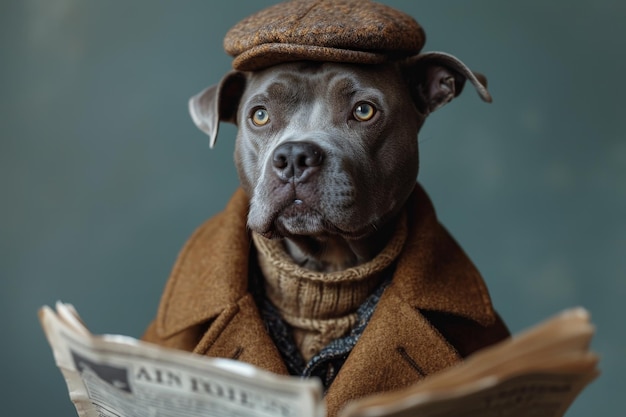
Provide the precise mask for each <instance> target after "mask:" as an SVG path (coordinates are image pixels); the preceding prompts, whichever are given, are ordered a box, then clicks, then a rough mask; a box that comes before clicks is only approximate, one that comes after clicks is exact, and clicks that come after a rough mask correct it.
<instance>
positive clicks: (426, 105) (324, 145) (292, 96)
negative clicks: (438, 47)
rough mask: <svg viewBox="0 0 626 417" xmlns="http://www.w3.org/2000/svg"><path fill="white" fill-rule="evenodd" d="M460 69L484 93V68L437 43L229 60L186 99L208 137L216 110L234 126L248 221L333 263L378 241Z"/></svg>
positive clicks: (310, 256) (356, 257)
mask: <svg viewBox="0 0 626 417" xmlns="http://www.w3.org/2000/svg"><path fill="white" fill-rule="evenodd" d="M467 80H469V81H470V82H471V83H472V84H473V85H474V87H475V88H476V90H477V92H478V93H479V95H480V97H481V98H482V99H483V100H485V101H487V102H490V101H491V96H490V94H489V92H488V91H487V89H486V81H485V78H484V77H483V76H482V75H480V74H474V73H473V72H472V71H470V70H469V69H468V67H467V66H466V65H465V64H463V63H462V62H461V61H460V60H458V59H457V58H455V57H454V56H452V55H448V54H444V53H428V54H421V55H418V56H417V57H415V58H413V59H409V60H406V61H403V62H399V63H389V64H384V65H350V64H338V63H330V62H321V63H320V62H316V63H312V62H295V63H285V64H279V65H276V66H272V67H270V68H267V69H264V70H261V71H255V72H238V71H234V72H231V73H229V74H227V75H226V76H225V77H224V78H223V79H222V80H221V82H220V83H219V84H217V85H215V86H212V87H210V88H208V89H206V90H204V91H202V92H201V93H199V94H198V95H196V96H194V97H193V98H192V99H191V100H190V102H189V109H190V113H191V116H192V118H193V120H194V122H195V124H196V125H197V126H198V127H199V128H200V129H201V130H202V131H204V132H206V133H207V134H208V135H209V137H210V145H211V147H213V146H214V144H215V141H216V137H217V133H218V126H219V122H220V121H223V122H231V123H235V124H236V125H237V126H238V134H237V139H236V145H235V163H236V166H237V172H238V174H239V178H240V181H241V185H242V187H243V189H244V190H245V191H246V193H247V194H248V195H249V197H250V211H249V216H248V226H249V228H250V229H251V230H252V231H254V232H256V233H259V234H261V235H262V236H265V237H267V238H272V239H284V242H285V246H286V250H287V252H288V253H289V255H290V256H291V257H292V258H293V260H294V261H295V262H296V263H297V264H299V265H301V266H303V267H305V268H308V269H311V270H315V271H325V272H331V271H339V270H343V269H346V268H349V267H352V266H355V265H358V264H362V263H364V262H367V261H368V260H370V259H371V258H372V257H373V256H374V255H376V254H377V253H378V252H380V250H381V248H382V247H383V246H384V245H385V243H386V242H387V240H388V239H389V236H390V234H391V233H392V230H393V227H394V224H395V222H396V221H397V218H398V215H399V213H400V212H401V210H402V208H403V206H404V204H405V202H406V201H407V198H408V197H409V195H410V194H411V192H412V190H413V188H414V187H415V181H416V177H417V174H418V167H419V151H418V143H417V136H418V132H419V130H420V128H421V126H422V124H423V123H424V120H425V119H426V117H427V116H428V115H429V114H430V113H432V112H433V111H435V110H436V109H438V108H440V107H442V106H443V105H445V104H446V103H448V102H450V101H451V100H452V99H453V98H454V97H456V96H458V95H459V94H460V93H461V91H462V89H463V86H464V84H465V82H466V81H467Z"/></svg>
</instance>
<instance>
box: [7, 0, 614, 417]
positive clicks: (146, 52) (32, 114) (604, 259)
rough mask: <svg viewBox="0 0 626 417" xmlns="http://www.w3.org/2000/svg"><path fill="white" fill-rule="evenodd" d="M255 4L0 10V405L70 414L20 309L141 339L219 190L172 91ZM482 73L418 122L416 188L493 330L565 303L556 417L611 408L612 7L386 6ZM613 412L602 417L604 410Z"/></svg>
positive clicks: (31, 3) (227, 150)
mask: <svg viewBox="0 0 626 417" xmlns="http://www.w3.org/2000/svg"><path fill="white" fill-rule="evenodd" d="M271 3H272V2H270V1H261V0H257V1H230V2H219V3H218V2H211V1H208V0H204V1H200V0H187V1H160V0H135V1H122V0H111V1H95V0H50V1H47V0H2V1H1V2H0V51H1V55H0V192H1V194H0V195H1V199H2V200H1V202H2V204H0V279H1V281H0V282H1V284H0V285H1V287H0V316H1V317H3V319H2V322H1V323H2V327H1V329H2V333H1V334H2V336H1V340H2V342H1V344H0V346H1V347H0V362H1V369H2V378H0V410H2V411H1V413H2V415H6V416H16V415H23V416H42V415H46V416H71V415H74V411H73V406H72V404H71V403H70V401H69V399H68V395H67V392H66V388H65V384H64V382H63V379H62V377H61V374H60V373H59V371H58V370H57V369H56V367H55V365H54V362H53V358H52V354H51V351H50V349H49V347H48V345H47V343H46V341H45V338H44V335H43V333H42V331H41V329H40V327H39V324H38V321H37V316H36V312H37V309H38V308H39V307H40V306H41V305H43V304H52V303H54V302H55V301H56V300H58V299H61V300H63V301H67V302H71V303H73V304H74V305H75V306H76V307H77V309H78V311H79V312H80V313H81V315H82V316H83V318H84V319H85V321H86V322H87V323H88V325H89V326H90V327H91V329H92V330H93V331H94V332H97V333H123V334H128V335H132V336H140V335H141V333H142V331H143V329H144V327H145V326H146V325H147V324H148V322H149V321H150V320H151V318H152V317H153V316H154V314H155V310H156V307H157V303H158V300H159V297H160V293H161V290H162V288H163V285H164V283H165V280H166V278H167V276H168V273H169V270H170V268H171V266H172V264H173V262H174V260H175V257H176V254H177V252H178V250H179V249H180V247H181V246H182V244H183V243H184V241H185V240H186V238H187V237H188V236H189V234H190V233H191V232H192V231H193V229H194V228H195V227H196V226H197V225H199V224H200V223H201V222H202V221H203V220H204V219H206V218H207V217H209V216H211V215H212V214H214V213H216V212H217V211H219V210H221V208H222V207H223V206H224V205H225V203H226V201H227V200H228V198H229V196H230V195H231V193H232V192H233V190H234V189H235V188H236V186H237V178H236V173H235V170H234V167H233V164H232V152H233V138H234V136H235V129H234V127H232V126H223V128H222V130H221V132H220V138H219V140H218V144H217V147H216V149H215V150H211V151H210V150H209V148H208V138H207V137H205V136H204V135H203V134H202V133H201V132H200V131H198V130H197V129H196V128H195V126H193V124H192V122H191V120H190V118H189V116H188V114H187V99H188V97H190V96H191V95H192V94H195V93H196V92H197V91H199V90H201V89H203V88H204V87H206V86H207V85H210V84H213V83H216V82H217V81H218V80H219V79H220V78H221V76H222V75H223V74H225V73H226V72H227V71H228V70H229V67H230V62H231V59H230V58H229V57H228V56H226V54H225V53H224V52H223V51H222V39H223V36H224V34H225V33H226V31H227V30H228V29H229V28H230V27H231V26H232V25H233V24H234V23H236V22H237V21H239V20H240V19H242V18H243V17H245V16H247V15H248V14H250V13H252V12H254V11H256V10H259V9H261V8H263V7H265V6H267V5H269V4H271ZM385 3H388V4H390V5H393V6H396V7H398V8H400V9H402V10H404V11H406V12H408V13H410V14H411V15H413V16H414V17H415V18H416V19H417V20H418V21H419V22H420V23H421V24H422V25H423V26H424V28H425V30H426V33H427V35H428V40H427V44H426V47H425V50H441V51H446V52H449V53H452V54H454V55H456V56H458V57H459V58H460V59H462V60H463V61H464V62H465V63H466V64H467V65H469V66H470V67H471V68H472V69H474V70H477V71H480V72H483V73H485V74H486V75H487V76H488V78H489V87H490V90H491V92H492V94H493V96H494V102H493V104H491V105H487V104H484V103H482V102H481V101H480V100H479V98H478V96H477V95H476V94H475V93H474V92H473V91H472V90H471V89H470V88H467V89H466V90H465V91H464V93H463V95H462V96H461V97H460V98H459V99H458V100H456V101H455V102H453V103H451V104H450V105H448V106H446V107H445V108H443V109H441V110H439V111H438V112H436V113H435V114H434V115H432V117H431V118H430V119H429V120H428V121H427V123H426V125H425V127H424V129H423V130H422V133H421V135H420V144H421V161H422V162H421V171H420V174H419V179H420V181H421V182H422V183H423V184H424V186H425V187H426V189H427V191H428V192H429V193H430V195H431V197H432V198H433V200H434V202H435V206H436V208H437V210H438V213H439V216H440V218H441V219H442V221H443V222H444V224H445V225H446V226H447V227H448V228H449V229H450V230H451V232H452V233H453V234H454V235H455V237H456V238H457V239H458V240H459V241H460V242H461V244H462V245H463V247H464V248H465V250H466V251H467V252H468V253H469V255H470V256H471V257H472V259H473V260H474V261H475V263H476V264H477V265H478V267H479V269H480V270H481V271H482V272H483V274H484V276H485V279H486V281H487V283H488V285H489V287H490V289H491V293H492V296H493V299H494V303H495V305H496V307H497V309H498V310H499V311H500V313H501V315H502V316H503V317H504V319H505V320H506V321H507V323H508V324H509V325H510V327H511V329H512V330H513V331H519V330H521V329H523V328H525V327H527V326H529V325H532V324H533V323H535V322H537V321H539V320H541V319H543V318H545V317H547V316H549V315H552V314H555V313H557V312H558V311H560V310H561V309H564V308H567V307H570V306H577V305H582V306H585V307H586V308H588V309H589V310H590V312H591V313H592V316H593V320H594V321H595V323H596V325H597V335H596V337H595V339H594V343H593V347H594V349H595V350H597V351H598V352H599V354H600V355H601V357H602V362H601V368H602V370H603V374H602V376H601V377H600V378H599V379H598V380H597V381H596V382H594V383H593V384H592V385H590V386H589V387H588V388H587V389H586V390H585V391H584V392H583V394H582V395H581V396H580V397H579V398H578V400H577V401H576V402H575V403H574V405H573V406H572V407H571V409H570V411H569V412H568V414H567V415H568V416H570V417H574V416H589V415H597V416H620V415H624V414H623V403H624V399H623V395H624V393H625V387H626V383H624V375H626V332H625V324H624V322H625V321H626V315H625V314H624V304H625V300H626V141H625V135H624V132H625V130H626V104H625V101H624V92H625V91H624V79H625V78H624V74H625V73H626V55H625V53H624V51H625V50H626V3H624V2H621V1H617V0H614V1H611V0H594V1H591V0H585V1H565V0H558V1H557V0H555V1H550V2H544V1H538V0H528V1H524V2H512V1H496V0H492V1H483V0H479V1H472V2H468V1H460V0H459V1H440V2H435V1H431V2H425V1H419V2H413V1H412V2H409V1H405V2H401V1H386V2H385ZM620 410H621V411H620Z"/></svg>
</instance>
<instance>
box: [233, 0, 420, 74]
mask: <svg viewBox="0 0 626 417" xmlns="http://www.w3.org/2000/svg"><path fill="white" fill-rule="evenodd" d="M425 40H426V35H425V34H424V31H423V29H422V28H421V26H420V25H419V24H418V23H417V22H416V21H415V20H414V19H413V18H412V17H411V16H409V15H407V14H405V13H402V12H400V11H398V10H396V9H393V8H391V7H389V6H385V5H382V4H378V3H374V2H372V1H369V0H292V1H287V2H284V3H280V4H277V5H274V6H271V7H269V8H267V9H264V10H261V11H260V12H258V13H256V14H254V15H252V16H250V17H248V18H246V19H244V20H242V21H241V22H239V23H238V24H236V25H235V26H234V27H233V28H232V29H230V30H229V31H228V33H227V34H226V37H225V39H224V49H225V50H226V52H227V53H228V54H230V55H232V56H233V57H235V59H234V61H233V68H234V69H237V70H241V71H255V70H259V69H262V68H265V67H268V66H271V65H275V64H279V63H282V62H288V61H300V60H310V61H331V62H346V63H358V64H379V63H382V62H386V61H390V60H395V59H401V58H405V57H408V56H412V55H415V54H417V53H419V51H420V50H421V49H422V46H424V42H425Z"/></svg>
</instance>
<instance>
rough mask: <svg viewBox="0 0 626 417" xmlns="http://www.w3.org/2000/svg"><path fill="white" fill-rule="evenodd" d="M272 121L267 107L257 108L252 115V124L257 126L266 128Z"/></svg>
mask: <svg viewBox="0 0 626 417" xmlns="http://www.w3.org/2000/svg"><path fill="white" fill-rule="evenodd" d="M269 121H270V114H269V113H268V112H267V109H266V108H265V107H257V108H255V109H254V111H253V113H252V123H254V124H255V125H256V126H264V125H266V124H267V122H269Z"/></svg>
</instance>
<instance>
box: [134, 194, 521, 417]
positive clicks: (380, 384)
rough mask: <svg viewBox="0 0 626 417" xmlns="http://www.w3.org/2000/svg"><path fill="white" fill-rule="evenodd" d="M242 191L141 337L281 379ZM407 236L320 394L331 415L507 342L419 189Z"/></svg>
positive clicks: (192, 249)
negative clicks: (255, 286)
mask: <svg viewBox="0 0 626 417" xmlns="http://www.w3.org/2000/svg"><path fill="white" fill-rule="evenodd" d="M248 204H249V201H248V197H247V196H246V195H245V193H244V192H243V191H242V190H238V191H237V192H236V193H235V194H234V196H233V197H232V199H231V200H230V202H229V203H228V205H227V207H226V208H225V210H224V211H223V212H222V213H220V214H218V215H216V216H215V217H213V218H211V219H209V220H208V221H207V222H206V223H204V224H203V225H202V226H201V227H199V228H198V229H197V230H196V232H195V233H194V234H193V235H192V237H191V238H190V239H189V241H188V242H187V243H186V245H185V246H184V248H183V249H182V251H181V253H180V255H179V257H178V260H177V261H176V264H175V266H174V268H173V271H172V274H171V276H170V278H169V280H168V282H167V284H166V288H165V291H164V293H163V296H162V299H161V303H160V305H159V309H158V312H157V316H156V318H155V320H154V321H153V322H152V323H151V324H150V325H149V327H148V329H147V330H146V332H145V334H144V336H143V338H144V340H146V341H149V342H153V343H157V344H159V345H162V346H168V347H172V348H176V349H182V350H186V351H193V352H195V353H198V354H202V355H207V356H211V357H222V358H234V359H237V360H240V361H244V362H248V363H250V364H253V365H256V366H258V367H260V368H263V369H265V370H268V371H271V372H275V373H279V374H287V373H288V372H287V369H286V366H285V364H284V362H283V360H282V358H281V355H280V353H279V351H278V349H277V347H276V346H275V344H274V343H273V341H272V339H271V338H270V336H269V335H268V332H267V331H266V328H265V326H264V323H263V320H262V318H261V316H260V314H259V310H258V308H257V306H256V303H255V300H254V296H253V291H251V288H250V285H251V281H250V280H249V275H250V273H249V272H250V271H251V270H252V269H255V268H257V267H256V265H255V262H256V256H255V255H254V253H253V252H254V245H252V244H251V239H250V236H249V233H250V232H249V230H248V229H247V227H246V216H247V212H248ZM406 210H407V214H408V215H407V218H408V236H407V240H406V243H405V245H404V248H403V250H402V252H401V253H400V255H399V258H398V260H397V262H396V264H395V271H394V273H393V278H392V281H391V283H390V285H389V286H388V287H387V288H386V289H385V291H384V293H383V295H382V297H381V299H380V301H379V303H378V305H377V307H376V310H375V311H374V314H373V316H372V317H371V319H370V322H369V323H368V325H367V327H366V328H365V331H364V332H363V334H362V335H361V337H360V339H359V341H358V342H357V344H356V345H355V347H354V348H353V350H352V352H351V353H350V355H349V356H348V358H347V359H346V361H345V363H344V365H343V367H342V368H341V370H340V371H339V373H338V374H337V376H336V378H335V379H334V381H333V383H332V384H331V385H330V387H328V390H327V392H326V395H325V400H326V406H327V410H328V416H329V417H332V416H335V415H336V414H337V413H338V411H339V410H340V409H341V408H342V407H343V406H344V405H345V404H346V403H347V402H348V401H350V400H352V399H356V398H359V397H363V396H366V395H368V394H373V393H376V392H382V391H389V390H394V389H399V388H403V387H406V386H409V385H411V384H414V383H416V382H417V381H419V380H420V379H422V378H424V377H425V376H427V375H429V374H432V373H434V372H437V371H440V370H442V369H444V368H446V367H449V366H451V365H453V364H455V363H457V362H459V361H460V360H461V359H462V358H464V357H465V356H467V355H469V354H470V353H472V352H474V351H476V350H478V349H480V348H482V347H485V346H487V345H490V344H493V343H495V342H498V341H500V340H502V339H504V338H506V337H508V336H509V333H508V330H507V328H506V326H505V325H504V323H503V322H502V320H501V319H500V318H499V317H498V315H497V313H496V312H495V311H494V309H493V307H492V303H491V300H490V297H489V294H488V291H487V288H486V286H485V283H484V282H483V279H482V278H481V276H480V274H479V272H478V271H477V269H476V268H475V267H474V265H473V264H472V262H471V261H470V260H469V258H468V257H467V256H466V254H465V253H464V252H463V250H462V249H461V248H460V247H459V246H458V244H457V243H456V242H455V240H454V239H453V238H452V237H451V236H450V235H449V234H448V232H447V231H446V230H445V229H444V228H443V227H442V226H441V225H440V223H439V222H438V220H437V217H436V215H435V211H434V209H433V206H432V204H431V202H430V200H429V198H428V196H427V195H426V193H425V192H424V191H423V189H422V188H421V187H420V186H419V184H418V185H416V187H415V190H414V192H413V193H412V195H411V197H410V198H409V200H408V202H407V207H406Z"/></svg>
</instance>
